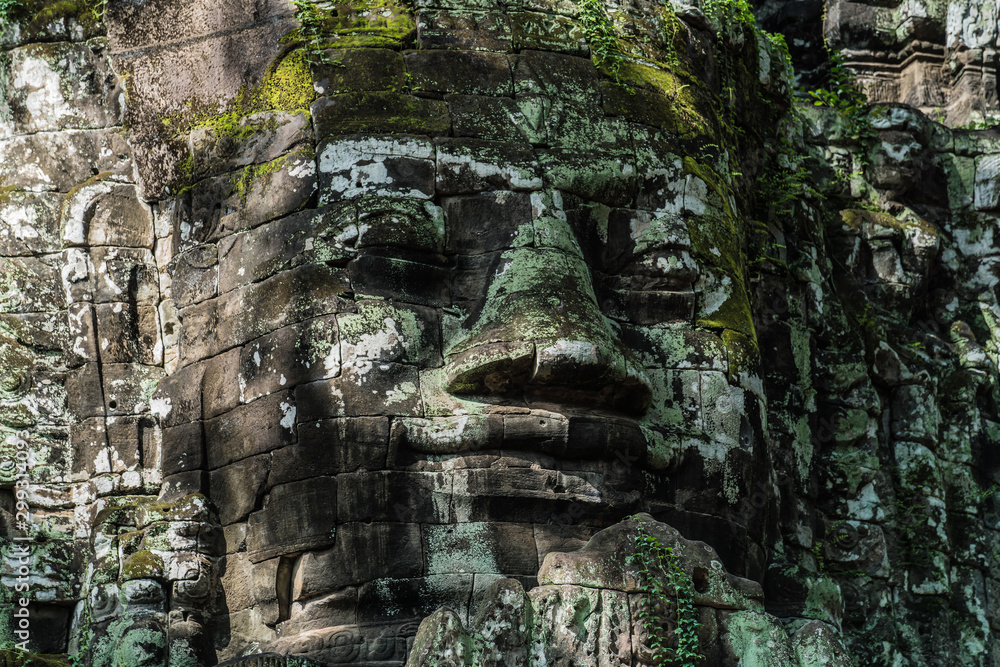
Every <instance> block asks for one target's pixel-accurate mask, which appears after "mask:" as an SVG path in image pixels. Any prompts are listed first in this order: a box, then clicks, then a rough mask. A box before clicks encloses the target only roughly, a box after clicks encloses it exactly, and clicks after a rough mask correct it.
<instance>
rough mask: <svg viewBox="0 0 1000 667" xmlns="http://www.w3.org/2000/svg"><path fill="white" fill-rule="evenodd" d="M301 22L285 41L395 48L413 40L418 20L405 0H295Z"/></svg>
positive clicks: (319, 45) (314, 45)
mask: <svg viewBox="0 0 1000 667" xmlns="http://www.w3.org/2000/svg"><path fill="white" fill-rule="evenodd" d="M292 4H294V5H295V8H296V18H298V19H299V22H300V23H301V24H302V27H301V28H298V29H296V30H294V31H292V32H291V33H289V35H287V36H286V37H285V41H297V42H304V43H305V44H306V45H307V47H308V48H309V49H310V50H318V49H324V48H341V49H343V48H359V47H364V48H379V47H381V48H394V49H399V48H401V47H402V46H403V45H404V44H407V43H408V42H410V41H412V37H413V35H414V34H415V33H416V29H417V24H416V22H415V21H414V19H413V15H412V13H411V12H410V10H409V8H407V7H406V6H405V5H404V4H402V3H395V2H391V0H358V1H356V2H342V3H336V4H333V5H332V6H327V5H325V6H324V7H320V6H319V5H317V4H316V3H314V2H312V1H311V0H294V1H293V3H292Z"/></svg>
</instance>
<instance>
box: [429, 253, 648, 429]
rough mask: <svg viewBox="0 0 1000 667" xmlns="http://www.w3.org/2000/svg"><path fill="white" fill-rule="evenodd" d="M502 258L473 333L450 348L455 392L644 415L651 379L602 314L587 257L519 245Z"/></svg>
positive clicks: (448, 375)
mask: <svg viewBox="0 0 1000 667" xmlns="http://www.w3.org/2000/svg"><path fill="white" fill-rule="evenodd" d="M503 260H504V261H503V262H502V263H501V266H500V268H499V269H498V270H497V272H496V274H495V276H494V278H493V281H492V283H491V284H490V287H489V290H488V293H487V295H486V299H485V302H484V306H483V308H482V310H481V312H480V314H479V315H478V317H477V319H476V321H475V322H474V323H473V324H472V327H471V330H470V331H469V333H468V334H467V335H466V336H465V337H463V338H462V339H461V340H459V341H458V342H457V343H456V344H454V345H453V346H452V347H451V349H450V350H449V353H448V356H447V364H446V367H445V381H446V387H447V389H448V391H449V392H451V393H453V394H456V395H462V396H475V397H484V398H485V399H487V400H488V397H490V396H504V397H514V396H526V397H527V398H528V399H529V400H536V401H544V402H549V403H559V404H568V405H581V406H585V407H595V408H609V409H614V410H619V411H624V412H628V413H631V414H642V413H643V412H645V410H646V409H647V408H648V407H649V403H650V401H651V398H652V389H651V387H650V382H649V379H648V377H647V376H646V373H645V371H644V370H643V368H642V366H641V365H640V364H639V362H638V361H637V360H636V359H635V357H634V355H632V354H631V353H630V352H629V351H628V350H627V349H626V348H625V347H624V346H623V345H622V344H621V342H620V341H619V340H618V337H617V335H616V334H615V332H614V331H613V329H612V327H611V325H610V323H609V322H608V320H607V319H606V318H605V317H604V315H603V314H602V313H601V311H600V309H599V307H598V305H597V298H596V297H595V296H594V289H593V286H592V284H591V279H590V272H589V270H588V268H587V265H586V263H585V262H584V260H583V257H582V255H579V254H577V253H572V252H565V251H562V250H560V249H552V248H515V249H512V250H509V251H507V252H506V253H504V256H503Z"/></svg>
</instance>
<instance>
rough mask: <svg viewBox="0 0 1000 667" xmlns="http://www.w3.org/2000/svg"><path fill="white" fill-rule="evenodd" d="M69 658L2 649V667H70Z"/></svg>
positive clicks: (0, 652) (0, 657)
mask: <svg viewBox="0 0 1000 667" xmlns="http://www.w3.org/2000/svg"><path fill="white" fill-rule="evenodd" d="M70 664H71V663H70V661H69V656H68V655H66V654H53V653H27V652H25V651H19V650H17V649H15V648H8V649H0V667H70Z"/></svg>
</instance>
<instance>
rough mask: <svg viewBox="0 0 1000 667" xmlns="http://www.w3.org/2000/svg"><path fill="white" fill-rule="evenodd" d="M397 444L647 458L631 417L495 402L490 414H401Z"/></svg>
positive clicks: (449, 450) (428, 449)
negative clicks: (439, 415)
mask: <svg viewBox="0 0 1000 667" xmlns="http://www.w3.org/2000/svg"><path fill="white" fill-rule="evenodd" d="M398 424H399V426H398V427H397V428H394V430H393V437H394V439H396V444H397V445H398V446H400V445H401V446H405V447H407V448H409V449H410V450H412V451H415V452H419V453H422V454H438V455H447V454H469V453H473V452H485V451H497V450H515V451H530V452H538V453H543V454H547V455H550V456H554V457H558V458H562V459H588V460H595V459H596V460H602V459H603V460H621V461H627V462H628V463H629V464H633V463H635V464H641V463H642V462H644V461H645V458H646V452H647V444H646V436H645V434H644V433H643V431H642V428H641V427H640V426H639V423H638V421H636V420H635V419H632V418H630V417H626V416H622V415H616V414H610V413H595V412H594V411H586V412H584V411H577V410H573V409H570V410H567V409H565V408H564V407H563V406H547V407H546V408H539V407H534V408H522V407H508V406H490V407H489V408H487V410H486V414H475V415H458V416H449V417H435V418H429V419H428V418H399V419H398Z"/></svg>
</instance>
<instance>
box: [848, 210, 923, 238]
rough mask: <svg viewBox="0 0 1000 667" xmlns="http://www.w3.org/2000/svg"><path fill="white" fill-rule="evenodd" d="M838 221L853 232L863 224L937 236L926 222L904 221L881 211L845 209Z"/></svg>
mask: <svg viewBox="0 0 1000 667" xmlns="http://www.w3.org/2000/svg"><path fill="white" fill-rule="evenodd" d="M840 219H841V220H842V221H843V223H844V224H845V225H847V226H848V227H850V228H851V229H853V230H855V231H860V230H861V228H862V226H864V225H865V224H871V225H875V226H876V227H888V228H890V229H897V230H899V231H906V230H908V229H913V228H917V229H920V230H921V231H924V232H926V233H928V234H932V235H934V236H937V235H938V230H937V228H936V227H935V226H934V225H932V224H931V223H930V222H928V221H927V220H924V219H922V218H916V219H914V220H906V221H904V220H900V219H899V218H896V217H893V216H891V215H889V214H888V213H883V212H881V211H869V210H867V209H855V208H851V209H845V210H843V211H841V212H840Z"/></svg>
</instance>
